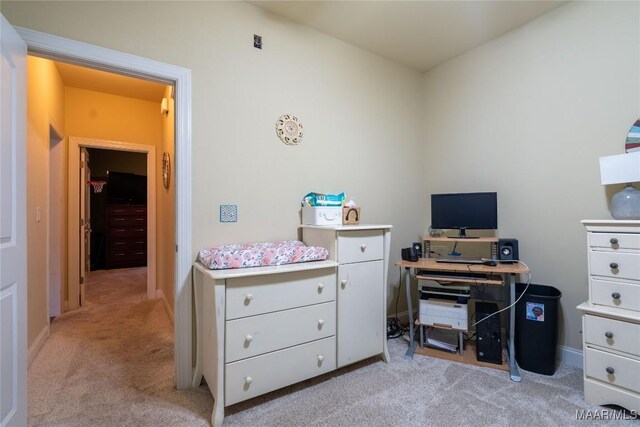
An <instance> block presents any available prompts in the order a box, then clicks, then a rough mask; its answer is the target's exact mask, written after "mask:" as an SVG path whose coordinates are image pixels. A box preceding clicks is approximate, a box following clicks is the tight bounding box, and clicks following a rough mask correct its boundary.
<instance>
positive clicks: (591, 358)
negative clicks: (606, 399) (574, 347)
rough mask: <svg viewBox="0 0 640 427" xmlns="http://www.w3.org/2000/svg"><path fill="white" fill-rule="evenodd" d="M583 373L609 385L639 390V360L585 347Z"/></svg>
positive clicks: (634, 390)
mask: <svg viewBox="0 0 640 427" xmlns="http://www.w3.org/2000/svg"><path fill="white" fill-rule="evenodd" d="M584 357H585V369H586V371H585V375H586V376H587V377H589V378H594V379H597V380H599V381H602V382H604V383H606V384H609V385H615V386H617V387H622V388H625V389H627V390H631V391H633V392H636V393H638V392H640V360H633V359H630V358H628V357H622V356H618V355H616V354H611V353H606V352H604V351H600V350H596V349H593V348H587V349H586V351H585V356H584Z"/></svg>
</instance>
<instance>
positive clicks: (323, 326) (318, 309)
mask: <svg viewBox="0 0 640 427" xmlns="http://www.w3.org/2000/svg"><path fill="white" fill-rule="evenodd" d="M225 327H226V331H225V332H226V343H225V360H226V362H227V363H228V362H234V361H236V360H240V359H246V358H248V357H253V356H257V355H259V354H264V353H268V352H271V351H274V350H280V349H282V348H286V347H291V346H294V345H298V344H301V343H306V342H309V341H315V340H318V339H321V338H326V337H330V336H332V335H335V333H336V303H335V301H331V302H326V303H323V304H316V305H311V306H307V307H301V308H293V309H290V310H283V311H277V312H275V313H268V314H261V315H258V316H251V317H245V318H242V319H235V320H229V321H227V322H226V325H225Z"/></svg>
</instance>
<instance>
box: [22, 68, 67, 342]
mask: <svg viewBox="0 0 640 427" xmlns="http://www.w3.org/2000/svg"><path fill="white" fill-rule="evenodd" d="M51 121H53V122H54V123H55V124H56V127H57V128H58V130H60V131H62V132H65V130H64V123H65V121H64V86H63V83H62V79H61V78H60V74H59V73H58V70H57V69H56V67H55V65H54V64H53V62H51V61H48V60H44V59H40V58H34V57H31V56H29V57H28V59H27V188H28V190H27V247H28V249H29V257H28V258H27V281H28V285H27V287H28V289H27V307H28V340H27V343H28V346H29V347H31V346H32V344H33V343H34V341H35V340H36V338H37V337H38V335H39V334H40V333H41V332H42V331H43V329H44V328H47V327H48V325H49V319H48V313H49V309H48V306H47V301H48V297H47V295H48V288H47V285H48V277H47V268H46V264H47V260H48V252H47V251H48V247H47V235H48V224H47V222H48V221H47V218H48V215H49V212H48V204H49V199H48V188H49V187H48V186H49V181H48V178H49V148H50V147H49V126H50V123H51ZM65 169H66V168H65ZM63 206H66V202H65V203H64V204H63ZM38 208H40V217H41V220H40V221H39V222H37V221H36V210H37V209H38ZM63 236H66V233H63ZM61 246H66V244H65V243H63V244H62V245H61ZM63 261H64V262H63V263H62V265H66V257H65V256H63ZM62 271H63V274H62V275H63V279H64V275H65V271H66V270H64V269H63V270H62Z"/></svg>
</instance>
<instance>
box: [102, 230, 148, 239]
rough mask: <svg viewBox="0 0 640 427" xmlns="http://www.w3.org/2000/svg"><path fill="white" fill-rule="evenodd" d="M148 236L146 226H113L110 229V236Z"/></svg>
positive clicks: (112, 237)
mask: <svg viewBox="0 0 640 427" xmlns="http://www.w3.org/2000/svg"><path fill="white" fill-rule="evenodd" d="M122 237H145V238H146V237H147V229H146V227H113V228H111V229H110V230H109V238H111V239H119V238H122Z"/></svg>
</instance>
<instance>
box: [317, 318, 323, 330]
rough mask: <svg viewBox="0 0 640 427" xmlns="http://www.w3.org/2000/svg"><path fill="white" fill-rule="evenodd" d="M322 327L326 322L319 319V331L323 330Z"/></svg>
mask: <svg viewBox="0 0 640 427" xmlns="http://www.w3.org/2000/svg"><path fill="white" fill-rule="evenodd" d="M322 325H324V320H322V319H318V329H322Z"/></svg>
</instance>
